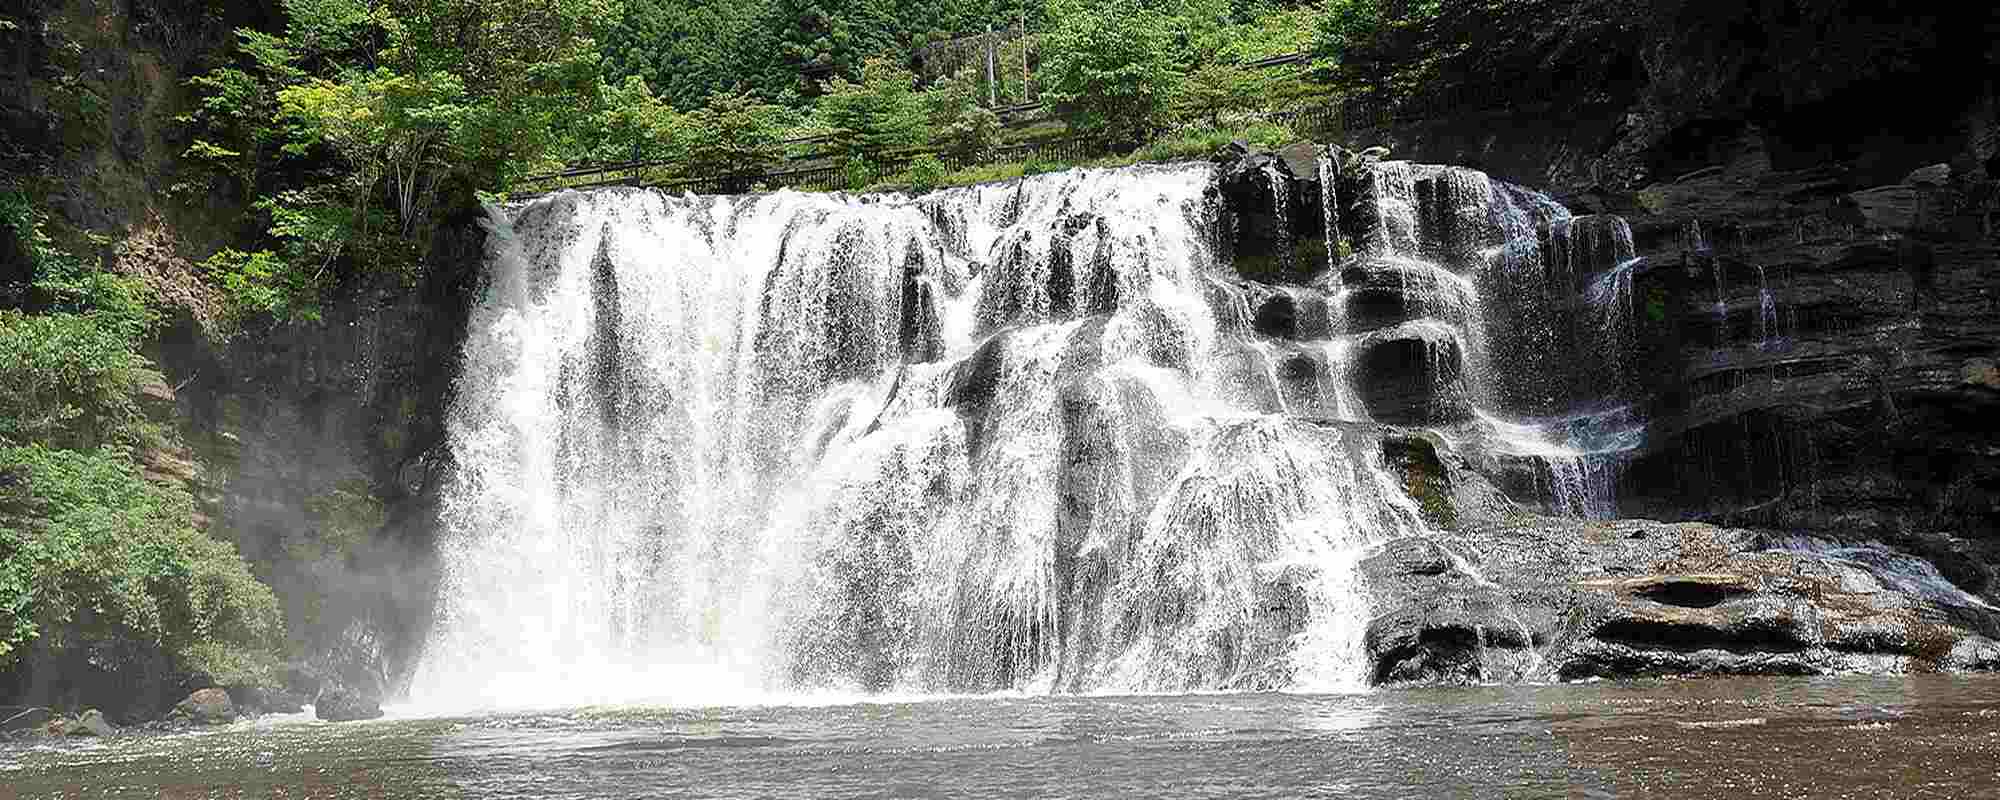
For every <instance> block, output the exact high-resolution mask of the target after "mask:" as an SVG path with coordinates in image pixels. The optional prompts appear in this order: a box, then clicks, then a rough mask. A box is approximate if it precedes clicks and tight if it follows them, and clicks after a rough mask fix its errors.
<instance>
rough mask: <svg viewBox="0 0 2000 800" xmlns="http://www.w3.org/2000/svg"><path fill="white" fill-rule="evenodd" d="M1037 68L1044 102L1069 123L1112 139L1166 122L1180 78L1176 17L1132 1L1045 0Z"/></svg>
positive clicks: (1131, 139)
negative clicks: (1046, 25) (1049, 22)
mask: <svg viewBox="0 0 2000 800" xmlns="http://www.w3.org/2000/svg"><path fill="white" fill-rule="evenodd" d="M1049 11H1050V15H1051V16H1052V17H1054V20H1055V21H1054V27H1053V29H1052V30H1051V31H1050V32H1049V33H1048V37H1047V41H1046V45H1045V47H1046V50H1045V54H1046V55H1045V58H1046V60H1045V61H1044V63H1043V72H1044V73H1046V75H1045V78H1044V80H1045V82H1046V85H1047V88H1048V100H1049V101H1051V102H1053V103H1054V104H1055V106H1056V108H1057V109H1058V112H1059V113H1061V114H1062V115H1063V116H1064V118H1066V119H1068V120H1069V121H1070V123H1071V125H1072V126H1073V127H1075V128H1076V129H1078V130H1080V131H1083V132H1084V133H1086V134H1088V135H1090V136H1093V137H1095V138H1097V139H1098V140H1100V141H1104V142H1110V143H1114V144H1133V143H1137V142H1139V141H1143V140H1144V139H1145V138H1146V137H1147V136H1148V135H1150V134H1151V133H1153V132H1154V131H1157V130H1159V129H1160V128H1161V127H1163V126H1164V125H1165V123H1166V117H1167V110H1168V102H1169V100H1170V99H1171V97H1172V93H1173V91H1174V87H1175V84H1176V83H1177V82H1178V81H1179V80H1180V67H1179V65H1178V64H1177V63H1176V61H1175V53H1174V45H1175V39H1176V35H1177V34H1178V33H1180V32H1181V31H1180V28H1181V25H1180V22H1179V20H1178V19H1176V18H1174V17H1172V16H1170V15H1168V14H1166V13H1164V12H1162V11H1160V10H1158V9H1154V8H1149V7H1147V6H1145V5H1143V4H1141V3H1139V2H1138V1H1137V0H1106V1H1105V2H1097V3H1084V2H1081V1H1080V0H1051V2H1050V6H1049Z"/></svg>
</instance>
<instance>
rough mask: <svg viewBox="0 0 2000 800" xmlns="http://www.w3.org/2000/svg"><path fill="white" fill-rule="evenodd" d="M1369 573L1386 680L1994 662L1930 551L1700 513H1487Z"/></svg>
mask: <svg viewBox="0 0 2000 800" xmlns="http://www.w3.org/2000/svg"><path fill="white" fill-rule="evenodd" d="M1362 574H1363V575H1364V576H1365V580H1366V581H1367V583H1368V586H1369V589H1370V592H1371V594H1372V595H1373V596H1374V597H1375V598H1376V607H1377V611H1378V614H1377V615H1376V617H1375V618H1374V619H1373V621H1371V622H1370V624H1369V626H1368V632H1367V640H1366V642H1367V649H1368V654H1369V656H1370V659H1371V663H1372V664H1373V665H1374V668H1373V673H1372V674H1373V678H1374V680H1375V682H1377V683H1380V684H1391V685H1393V684H1410V683H1421V684H1437V683H1458V684H1473V683H1486V682H1496V681H1501V682H1513V681H1548V680H1570V679H1577V678H1587V677H1631V676H1640V675H1654V676H1659V675H1725V674H1726V675H1825V674H1851V673H1878V674H1880V673H1893V674H1900V673H1908V672H1927V671H1928V672H1937V671H1947V670H1965V669H1984V668H1989V667H1988V665H1989V664H1990V663H1991V662H1992V655H1993V653H1994V652H1995V650H1994V648H1995V643H1994V640H1995V638H1996V637H2000V611H1996V609H1994V608H1993V607H1992V606H1990V605H1987V604H1986V603H1985V602H1984V601H1982V600H1980V599H1979V598H1976V597H1973V596H1971V595H1969V594H1966V593H1964V592H1962V591H1960V590H1958V589H1957V588H1956V587H1954V586H1953V585H1952V584H1951V583H1950V582H1949V581H1947V580H1945V579H1944V578H1943V576H1941V575H1939V574H1938V573H1937V571H1936V570H1935V569H1933V568H1931V566H1930V565H1929V564H1928V563H1927V562H1925V561H1923V560H1922V559H1919V558H1915V557H1912V556H1909V555H1906V554H1902V553H1898V552H1896V551H1894V550H1892V549H1889V548H1886V547H1872V548H1868V547H1844V546H1841V545H1837V544H1834V543H1832V542H1828V541H1825V540H1819V539H1812V538H1808V537H1786V536H1779V535H1775V534H1770V533H1766V532H1760V531H1750V530H1741V529H1731V528H1718V527H1714V526H1711V525H1705V524H1699V523H1679V524H1668V523H1658V522H1647V521H1641V520H1620V521H1616V522H1588V521H1579V520H1560V519H1534V520H1516V521H1512V522H1492V523H1480V524H1475V525H1472V526H1468V527H1466V528H1465V529H1463V530H1461V531H1458V532H1455V533H1453V534H1449V535H1444V536H1439V537H1436V538H1409V539H1401V540H1397V541H1394V542H1390V543H1388V544H1387V545H1385V546H1383V547H1382V548H1380V549H1379V550H1378V551H1376V552H1375V553H1373V554H1372V555H1370V557H1369V558H1368V559H1367V560H1366V561H1365V562H1364V563H1363V566H1362Z"/></svg>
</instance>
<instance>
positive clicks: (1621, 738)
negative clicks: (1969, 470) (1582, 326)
mask: <svg viewBox="0 0 2000 800" xmlns="http://www.w3.org/2000/svg"><path fill="white" fill-rule="evenodd" d="M14 797H147V798H154V797H174V798H179V797H229V798H237V797H242V798H262V797H286V798H319V797H368V798H402V797H520V798H626V797H675V798H679V797H688V798H693V797H718V798H762V797H801V798H805V797H811V798H820V797H885V798H886V797H1064V798H1106V797H1171V798H1200V797H1218V798H1220V797H1228V798H1236V797H1481V798H1484V797H1675V798H1725V797H1726V798H1744V797H1784V798H1804V797H1810V798H1837V797H1852V798H1888V797H1949V798H1961V797H1963V798H1988V797H2000V679H1996V678H1952V677H1921V678H1917V677H1912V678H1895V679H1853V678H1843V679H1770V680H1764V679H1756V680H1750V679H1744V680H1737V679H1730V680H1708V681H1660V682H1643V683H1598V684H1588V685H1566V686H1542V687H1495V688H1476V689H1435V690H1418V691H1384V692H1375V693H1372V694H1359V695H1338V696H1310V695H1277V694H1259V695H1242V694H1237V695H1190V696H1172V697H1055V698H1043V697H1033V698H1029V697H1019V698H1016V697H985V698H976V699H942V700H923V701H912V702H871V703H849V704H827V705H772V706H753V707H732V708H703V709H677V708H644V707H620V708H589V709H572V710H565V711H559V712H513V713H492V714H480V715H469V716H449V715H446V716H417V715H413V714H409V713H407V712H406V715H404V716H402V717H400V718H391V719H385V720H379V721H375V722H367V723H350V724H342V725H333V724H325V723H318V722H307V721H281V722H269V721H265V722H260V723H256V724H238V725H235V726H231V727H227V728H222V729H218V730H214V731H209V732H203V733H197V734H186V735H177V736H132V737H124V738H118V739H113V740H109V741H106V742H102V743H97V742H89V743H68V742H66V743H62V744H60V745H46V744H43V745H34V744H29V743H21V742H17V743H13V744H7V745H0V798H8V799H11V798H14Z"/></svg>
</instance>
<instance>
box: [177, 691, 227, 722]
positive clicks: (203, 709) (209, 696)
mask: <svg viewBox="0 0 2000 800" xmlns="http://www.w3.org/2000/svg"><path fill="white" fill-rule="evenodd" d="M168 716H170V717H172V718H176V719H185V720H188V721H190V722H196V723H199V724H202V725H221V724H224V723H228V722H233V721H235V719H236V704H235V703H233V702H231V701H230V699H229V693H228V692H225V691H223V690H221V689H217V688H213V687H211V688H208V689H199V690H196V691H195V692H194V693H193V694H190V695H188V696H187V699H185V700H182V701H180V702H179V703H176V704H174V710H173V711H172V712H171V713H170V714H169V715H168Z"/></svg>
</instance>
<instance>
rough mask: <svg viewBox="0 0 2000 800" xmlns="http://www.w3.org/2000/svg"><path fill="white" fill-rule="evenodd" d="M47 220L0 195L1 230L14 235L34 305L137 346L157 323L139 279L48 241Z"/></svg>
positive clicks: (24, 201)
mask: <svg viewBox="0 0 2000 800" xmlns="http://www.w3.org/2000/svg"><path fill="white" fill-rule="evenodd" d="M46 222H47V220H46V218H45V217H44V216H43V215H42V214H41V212H39V211H36V210H35V208H34V205H33V204H32V203H31V202H29V200H28V198H27V196H26V195H23V194H21V193H20V192H14V191H7V192H0V226H4V227H7V228H10V229H11V230H12V233H13V236H14V238H15V241H17V242H19V243H20V244H19V246H20V251H21V255H22V256H23V257H24V258H26V259H27V262H28V263H27V267H28V271H29V273H30V274H31V275H32V276H33V278H34V280H33V284H32V286H29V287H26V288H29V289H31V290H32V294H33V296H34V300H35V305H37V306H39V307H41V308H46V309H49V310H54V311H67V312H74V313H80V314H81V313H87V314H91V315H92V316H94V317H96V318H97V320H98V322H99V324H101V325H103V326H104V327H106V328H110V329H113V330H115V331H116V332H117V333H118V334H120V335H122V336H125V337H126V338H128V339H131V340H133V341H134V342H136V341H137V340H138V339H140V338H141V337H143V336H145V335H146V334H147V333H148V332H150V331H151V330H152V328H153V325H154V324H155V323H157V322H158V316H157V314H156V313H155V312H154V311H153V309H152V307H151V306H150V305H149V302H148V301H149V300H150V299H151V297H150V295H151V293H150V292H148V291H147V290H146V286H145V284H143V283H141V282H140V281H139V280H138V279H136V278H132V277H130V276H126V275H119V274H117V273H114V272H107V271H105V270H102V269H98V265H97V263H96V262H95V261H94V260H90V261H86V260H85V259H83V258H80V257H78V256H76V255H74V254H71V253H69V252H67V251H64V250H63V249H61V248H58V247H56V246H55V244H54V243H53V242H52V241H50V239H49V235H48V233H47V231H46V230H45V229H44V228H45V223H46Z"/></svg>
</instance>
